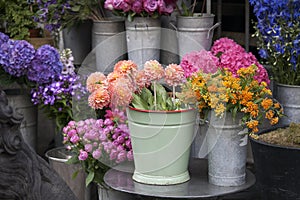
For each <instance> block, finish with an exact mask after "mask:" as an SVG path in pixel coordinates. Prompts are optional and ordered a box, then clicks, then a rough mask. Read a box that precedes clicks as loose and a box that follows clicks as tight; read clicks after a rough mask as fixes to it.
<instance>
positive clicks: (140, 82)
mask: <svg viewBox="0 0 300 200" xmlns="http://www.w3.org/2000/svg"><path fill="white" fill-rule="evenodd" d="M135 85H136V87H137V90H138V91H140V90H141V89H142V88H143V87H148V86H149V85H150V82H149V80H148V79H147V77H146V75H145V71H144V70H140V71H138V73H137V74H136V76H135Z"/></svg>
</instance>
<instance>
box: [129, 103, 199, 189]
mask: <svg viewBox="0 0 300 200" xmlns="http://www.w3.org/2000/svg"><path fill="white" fill-rule="evenodd" d="M127 115H128V125H129V130H130V137H131V143H132V149H133V156H134V164H135V171H134V174H133V180H135V181H137V182H140V183H145V184H152V185H172V184H178V183H183V182H186V181H188V180H189V179H190V176H189V172H188V161H189V155H190V146H191V143H192V141H193V136H194V128H195V127H194V126H195V122H196V111H195V110H193V109H191V110H179V111H178V110H177V111H151V110H150V111H148V110H140V109H135V108H128V109H127Z"/></svg>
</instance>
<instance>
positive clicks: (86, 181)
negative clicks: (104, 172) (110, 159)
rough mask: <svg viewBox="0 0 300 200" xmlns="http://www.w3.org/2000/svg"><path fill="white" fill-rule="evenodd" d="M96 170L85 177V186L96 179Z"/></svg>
mask: <svg viewBox="0 0 300 200" xmlns="http://www.w3.org/2000/svg"><path fill="white" fill-rule="evenodd" d="M94 177H95V172H89V174H88V176H87V177H86V179H85V186H86V187H87V186H88V185H89V184H90V183H91V182H92V181H93V179H94Z"/></svg>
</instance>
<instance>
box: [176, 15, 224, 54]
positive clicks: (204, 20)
mask: <svg viewBox="0 0 300 200" xmlns="http://www.w3.org/2000/svg"><path fill="white" fill-rule="evenodd" d="M214 17H215V15H213V14H206V13H202V14H201V15H200V14H194V16H177V37H178V53H179V56H180V57H181V58H182V57H183V56H184V55H185V54H187V53H189V52H192V51H199V50H202V49H205V50H209V49H210V47H211V44H212V38H213V33H214V29H215V28H217V27H218V26H220V23H216V24H215V25H214V24H213V23H214Z"/></svg>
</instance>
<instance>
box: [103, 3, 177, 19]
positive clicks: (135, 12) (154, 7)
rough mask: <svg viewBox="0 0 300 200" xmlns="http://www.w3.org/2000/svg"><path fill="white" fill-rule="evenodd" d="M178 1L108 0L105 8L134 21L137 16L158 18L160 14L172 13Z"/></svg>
mask: <svg viewBox="0 0 300 200" xmlns="http://www.w3.org/2000/svg"><path fill="white" fill-rule="evenodd" d="M176 2H177V0H159V1H154V0H137V1H131V0H129V1H128V0H106V1H105V3H104V8H106V9H108V10H111V11H112V12H113V13H114V14H116V15H119V16H124V17H127V18H128V20H129V21H132V20H133V17H135V16H140V17H153V18H157V17H158V16H159V15H170V14H171V13H172V12H173V11H174V9H175V8H176Z"/></svg>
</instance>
